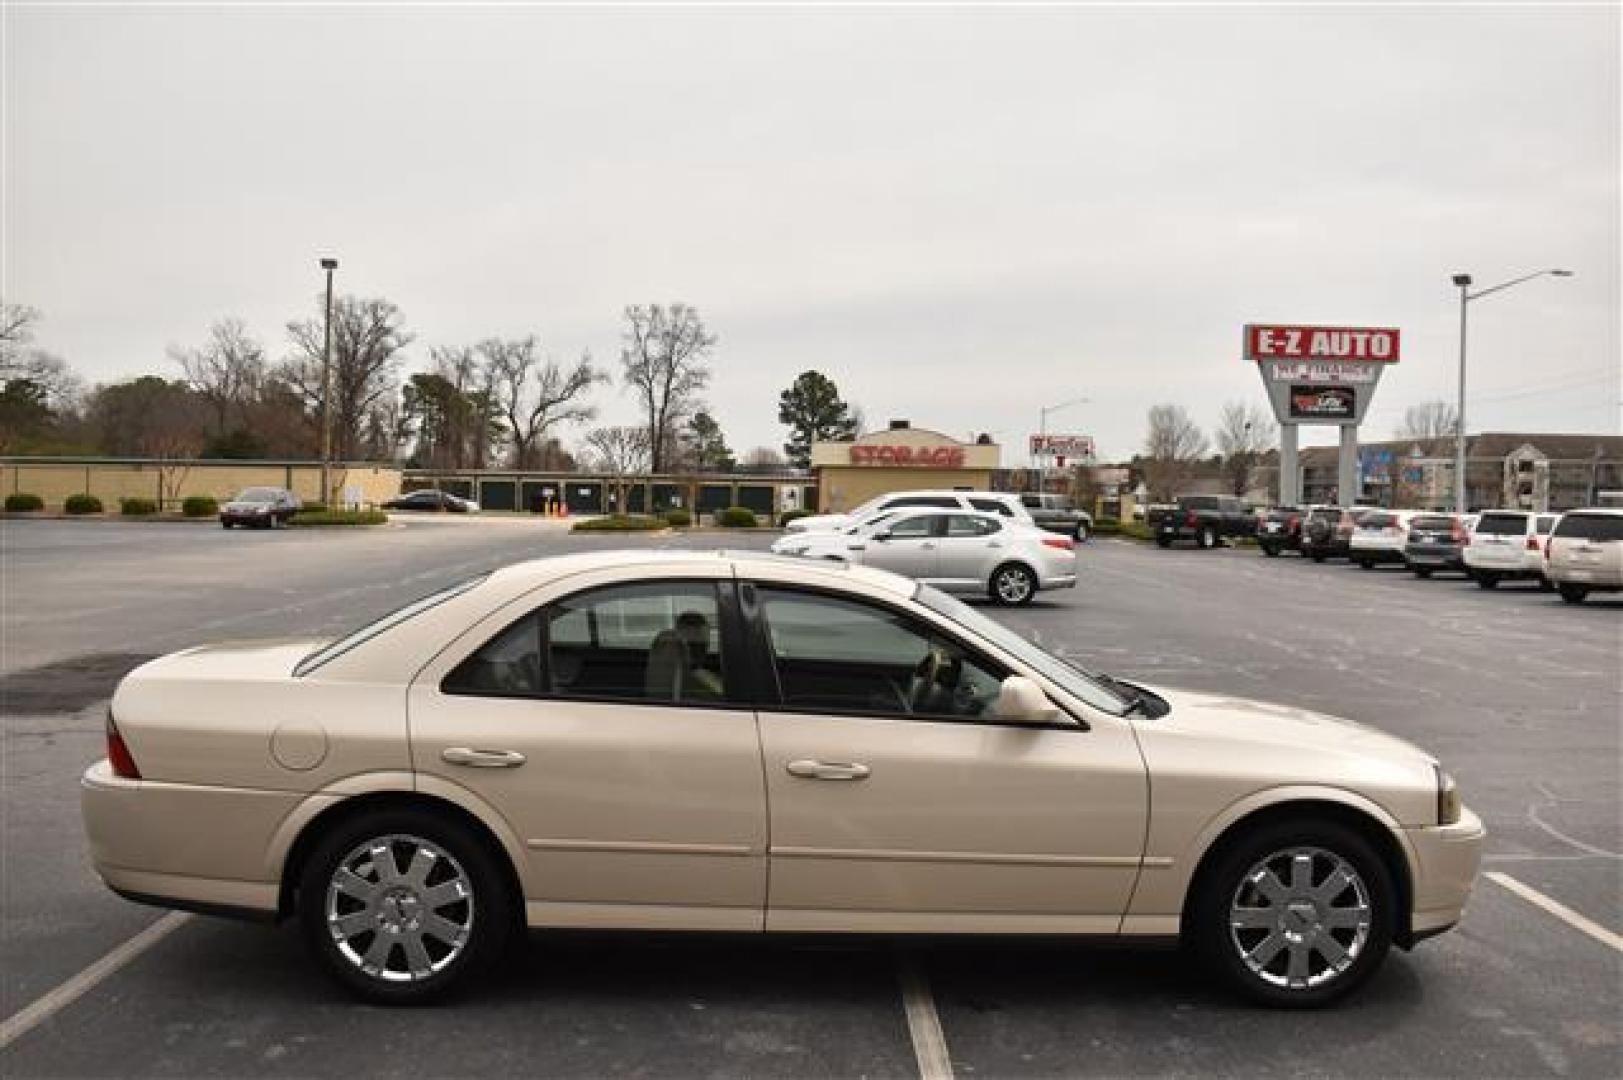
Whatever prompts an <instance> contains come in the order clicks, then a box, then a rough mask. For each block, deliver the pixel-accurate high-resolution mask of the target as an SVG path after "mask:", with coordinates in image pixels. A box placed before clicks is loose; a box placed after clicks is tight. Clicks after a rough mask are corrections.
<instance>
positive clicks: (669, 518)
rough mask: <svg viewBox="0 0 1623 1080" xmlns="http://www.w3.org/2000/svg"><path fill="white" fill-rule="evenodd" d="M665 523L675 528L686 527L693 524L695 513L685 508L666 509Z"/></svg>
mask: <svg viewBox="0 0 1623 1080" xmlns="http://www.w3.org/2000/svg"><path fill="white" fill-rule="evenodd" d="M665 524H667V525H669V526H670V527H671V528H673V529H685V528H687V527H688V526H690V525H692V524H693V515H692V514H690V513H688V512H687V511H686V510H683V509H680V508H678V509H675V510H667V511H665Z"/></svg>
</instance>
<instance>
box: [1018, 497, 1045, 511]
mask: <svg viewBox="0 0 1623 1080" xmlns="http://www.w3.org/2000/svg"><path fill="white" fill-rule="evenodd" d="M1020 505H1021V506H1029V507H1031V508H1032V509H1034V510H1038V509H1041V508H1042V505H1043V500H1042V496H1041V495H1022V496H1020Z"/></svg>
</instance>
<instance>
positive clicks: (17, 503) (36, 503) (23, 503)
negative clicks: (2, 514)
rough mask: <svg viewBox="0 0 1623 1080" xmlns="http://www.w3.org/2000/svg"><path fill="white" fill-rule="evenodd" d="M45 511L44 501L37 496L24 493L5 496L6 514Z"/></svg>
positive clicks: (19, 492)
mask: <svg viewBox="0 0 1623 1080" xmlns="http://www.w3.org/2000/svg"><path fill="white" fill-rule="evenodd" d="M43 509H45V500H44V499H42V498H40V497H39V496H38V495H31V494H29V493H28V492H26V491H18V492H15V493H13V494H11V495H7V496H6V512H7V513H10V514H29V513H32V512H34V511H35V510H43Z"/></svg>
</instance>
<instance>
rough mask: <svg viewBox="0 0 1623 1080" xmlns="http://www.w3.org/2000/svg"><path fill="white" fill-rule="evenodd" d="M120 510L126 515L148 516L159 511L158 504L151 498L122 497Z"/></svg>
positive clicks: (119, 501) (119, 502)
mask: <svg viewBox="0 0 1623 1080" xmlns="http://www.w3.org/2000/svg"><path fill="white" fill-rule="evenodd" d="M118 512H119V513H120V514H123V515H124V516H125V517H146V516H148V515H149V514H156V513H157V512H158V504H157V503H155V502H153V501H152V500H151V499H120V500H118Z"/></svg>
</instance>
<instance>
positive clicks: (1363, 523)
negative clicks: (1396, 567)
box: [1347, 510, 1415, 570]
mask: <svg viewBox="0 0 1623 1080" xmlns="http://www.w3.org/2000/svg"><path fill="white" fill-rule="evenodd" d="M1414 518H1415V511H1413V510H1371V511H1369V512H1368V513H1367V514H1365V515H1364V516H1363V517H1361V518H1359V519H1358V524H1357V525H1356V526H1355V527H1354V528H1353V533H1352V537H1351V539H1349V540H1348V541H1347V558H1349V559H1351V560H1352V561H1353V562H1355V563H1357V564H1358V565H1359V566H1361V567H1363V568H1364V569H1365V570H1368V569H1370V568H1371V567H1373V566H1374V565H1375V564H1376V563H1382V562H1398V563H1400V562H1402V561H1403V549H1404V548H1405V547H1406V546H1407V545H1408V543H1409V522H1411V521H1413V520H1414Z"/></svg>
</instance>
